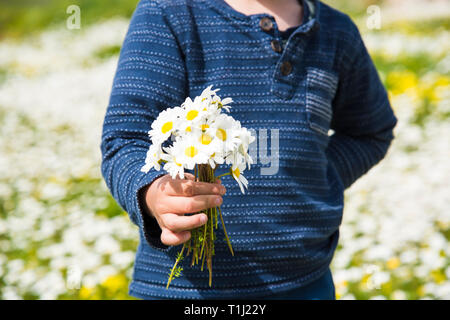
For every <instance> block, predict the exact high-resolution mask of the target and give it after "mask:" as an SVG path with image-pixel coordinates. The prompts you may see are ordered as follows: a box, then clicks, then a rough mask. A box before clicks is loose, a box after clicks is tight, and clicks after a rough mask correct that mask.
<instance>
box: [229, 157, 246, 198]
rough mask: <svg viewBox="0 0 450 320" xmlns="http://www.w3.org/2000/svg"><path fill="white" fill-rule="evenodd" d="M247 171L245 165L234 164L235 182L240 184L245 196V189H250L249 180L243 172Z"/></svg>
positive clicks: (232, 171) (232, 169)
mask: <svg viewBox="0 0 450 320" xmlns="http://www.w3.org/2000/svg"><path fill="white" fill-rule="evenodd" d="M244 170H245V163H244V162H242V163H239V164H233V166H232V167H231V175H232V176H233V178H234V180H236V181H237V183H238V184H239V188H241V192H242V193H244V194H245V191H244V187H245V188H247V187H248V180H247V179H246V178H245V177H244V176H243V175H242V172H243V171H244Z"/></svg>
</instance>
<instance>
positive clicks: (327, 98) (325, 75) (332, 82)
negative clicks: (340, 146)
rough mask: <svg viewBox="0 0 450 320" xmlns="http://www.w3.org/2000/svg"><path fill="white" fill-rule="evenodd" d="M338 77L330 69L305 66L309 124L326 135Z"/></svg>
mask: <svg viewBox="0 0 450 320" xmlns="http://www.w3.org/2000/svg"><path fill="white" fill-rule="evenodd" d="M338 82H339V78H338V76H337V74H335V73H333V72H331V71H325V70H323V69H318V68H312V67H310V68H307V74H306V103H305V105H306V111H307V119H308V123H309V126H310V127H311V128H312V129H313V130H315V131H316V132H319V133H320V134H322V135H326V136H328V130H329V129H330V123H331V118H332V116H333V108H332V101H333V99H334V96H335V94H336V90H337V86H338Z"/></svg>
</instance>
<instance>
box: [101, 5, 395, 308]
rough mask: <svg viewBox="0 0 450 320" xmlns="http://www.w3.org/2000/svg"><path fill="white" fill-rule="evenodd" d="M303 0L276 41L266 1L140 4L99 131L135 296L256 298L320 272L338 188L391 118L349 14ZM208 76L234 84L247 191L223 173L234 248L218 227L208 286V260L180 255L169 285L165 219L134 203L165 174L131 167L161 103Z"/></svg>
mask: <svg viewBox="0 0 450 320" xmlns="http://www.w3.org/2000/svg"><path fill="white" fill-rule="evenodd" d="M303 5H308V9H309V10H306V11H305V12H307V14H306V15H305V19H304V21H303V23H302V24H301V25H300V26H298V27H297V28H296V29H295V30H294V31H293V32H292V33H291V34H290V35H289V36H288V39H287V41H286V43H284V45H282V49H281V50H280V49H279V47H278V46H277V41H278V44H279V43H280V42H281V40H282V38H281V33H280V30H279V29H278V27H277V22H276V20H275V19H274V17H273V16H271V15H270V14H265V13H264V14H252V15H244V14H243V13H240V12H238V11H236V10H235V9H233V8H232V7H231V6H230V5H228V4H227V3H226V2H224V1H223V0H141V1H140V3H139V4H138V6H137V8H136V10H135V13H134V15H133V17H132V20H131V23H130V26H129V30H128V33H127V35H126V38H125V40H124V43H123V47H122V50H121V53H120V58H119V62H118V66H117V72H116V75H115V79H114V82H113V87H112V92H111V97H110V103H109V105H108V108H107V111H106V115H105V119H104V124H103V135H102V141H101V151H102V168H101V169H102V174H103V177H104V179H105V181H106V184H107V186H108V188H109V189H110V191H111V193H112V195H113V196H114V198H115V199H116V201H117V202H118V203H119V204H120V205H121V206H122V207H123V209H124V210H125V211H126V212H127V213H128V215H129V217H130V219H131V221H132V222H133V223H134V224H135V225H137V226H138V227H139V234H140V242H139V247H138V250H137V254H136V261H135V264H134V270H133V271H134V272H133V279H132V282H131V284H130V288H129V292H130V294H131V295H133V296H136V297H140V298H179V299H199V298H239V297H257V296H264V295H269V294H271V293H272V292H282V291H286V290H290V289H294V288H298V287H301V286H304V285H306V284H308V283H311V282H312V281H314V280H315V279H318V278H320V277H321V276H322V275H323V274H324V273H325V272H326V271H327V269H328V267H329V265H330V262H331V260H332V257H333V254H334V251H335V249H336V246H337V243H338V237H339V225H340V223H341V220H342V214H343V200H344V196H343V194H344V190H345V189H346V188H347V187H349V186H350V185H351V184H352V183H353V182H354V181H355V180H356V179H358V178H359V177H361V176H362V175H363V174H365V173H366V172H367V171H368V170H369V169H370V168H371V167H373V166H374V165H375V164H376V163H378V162H379V161H380V160H381V159H382V158H383V157H384V156H385V154H386V152H387V150H388V148H389V146H390V143H391V141H392V139H393V138H394V137H393V128H394V127H395V125H396V123H397V119H396V117H395V115H394V113H393V111H392V108H391V106H390V103H389V100H388V97H387V93H386V90H385V88H384V87H383V85H382V83H381V81H380V78H379V76H378V73H377V71H376V69H375V67H374V64H373V62H372V60H371V58H370V56H369V54H368V52H367V49H366V47H365V45H364V43H363V41H362V38H361V35H360V33H359V31H358V29H357V27H356V26H355V24H354V23H353V22H352V21H351V19H350V18H349V17H348V16H347V15H345V14H343V13H341V12H339V11H337V10H335V9H333V8H331V7H329V6H327V5H325V4H323V3H321V2H320V1H316V0H307V1H303ZM209 85H213V88H220V91H219V92H218V94H219V95H221V96H222V97H232V98H233V100H234V103H233V104H232V109H231V113H230V114H231V116H233V117H234V118H235V119H237V120H239V121H240V122H241V124H242V125H243V126H245V127H247V128H249V129H252V130H254V132H255V134H256V135H257V142H255V143H256V147H257V148H256V149H254V150H253V151H254V157H255V156H256V161H255V162H256V163H255V165H253V166H252V167H251V169H250V170H248V171H246V177H247V179H248V180H249V189H248V192H247V193H246V194H245V195H243V194H241V192H240V190H239V187H238V185H237V183H236V182H235V181H234V180H232V178H230V177H229V176H228V177H225V178H223V179H222V183H223V184H224V185H225V186H226V188H227V194H226V195H225V196H224V202H223V205H222V210H223V215H224V220H225V224H226V225H227V231H228V233H229V236H230V240H231V243H232V245H233V248H234V251H235V256H234V257H233V256H231V255H230V253H229V251H228V248H227V245H226V242H225V241H222V239H223V233H222V232H221V229H220V227H219V230H218V237H217V239H218V240H217V241H216V255H215V256H214V260H213V286H212V287H209V286H208V276H209V275H208V272H207V271H206V272H205V271H203V272H201V271H200V270H199V268H198V267H190V266H189V261H186V265H185V266H184V271H183V275H182V276H181V277H180V278H177V279H175V280H174V281H173V282H172V284H171V286H170V288H169V289H168V290H166V289H165V284H166V283H167V277H168V272H169V271H170V268H171V267H172V265H173V263H174V260H175V256H176V254H177V252H178V251H179V250H180V247H179V246H173V247H172V246H171V247H168V246H166V245H164V244H162V243H161V241H160V233H161V230H160V229H159V226H158V225H157V223H156V221H155V219H153V218H151V217H150V216H149V215H148V214H147V212H146V208H145V206H144V205H143V203H142V194H141V191H142V190H143V188H144V187H145V186H147V185H149V184H151V182H152V181H153V180H154V179H155V178H156V177H159V176H160V175H162V174H164V172H162V171H161V172H157V171H150V172H149V173H147V174H144V173H142V172H141V171H140V168H141V167H142V165H143V164H144V159H145V156H146V152H147V149H148V147H149V143H150V141H149V138H148V135H147V132H148V130H149V129H150V125H151V123H152V121H153V120H154V119H155V118H156V117H157V116H158V114H159V113H160V112H161V111H162V110H164V109H165V108H168V107H173V106H177V105H180V104H181V103H182V102H183V101H184V100H185V98H186V97H188V96H190V97H191V98H194V97H195V96H197V95H199V94H200V93H201V91H202V90H203V89H204V88H205V87H207V86H209ZM273 146H277V148H278V152H276V151H275V149H274V148H272V147H273ZM255 150H257V151H255ZM271 152H272V153H273V154H272V155H270V153H271ZM268 155H270V159H271V160H274V161H275V160H276V162H277V166H278V167H277V168H275V169H276V170H273V168H269V167H271V166H272V165H273V163H268V162H267V161H265V160H267V159H268V158H269V157H268ZM274 155H275V156H276V157H274ZM223 170H224V172H225V170H226V169H225V168H223ZM270 171H272V172H270ZM267 172H270V174H268V173H267ZM219 173H220V172H219ZM188 260H189V259H188Z"/></svg>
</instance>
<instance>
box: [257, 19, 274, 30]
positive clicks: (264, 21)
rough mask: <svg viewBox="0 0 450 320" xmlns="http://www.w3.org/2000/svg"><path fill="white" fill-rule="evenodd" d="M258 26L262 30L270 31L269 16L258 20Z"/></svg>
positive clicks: (271, 24) (271, 25)
mask: <svg viewBox="0 0 450 320" xmlns="http://www.w3.org/2000/svg"><path fill="white" fill-rule="evenodd" d="M259 26H260V27H261V29H263V30H264V31H270V30H271V29H272V27H273V23H272V20H270V18H268V17H264V18H262V19H261V20H260V21H259Z"/></svg>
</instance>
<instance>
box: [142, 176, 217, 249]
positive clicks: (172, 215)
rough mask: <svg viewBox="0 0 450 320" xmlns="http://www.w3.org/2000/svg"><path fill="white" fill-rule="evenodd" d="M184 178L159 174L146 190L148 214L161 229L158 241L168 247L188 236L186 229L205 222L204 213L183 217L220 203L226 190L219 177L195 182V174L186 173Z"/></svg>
mask: <svg viewBox="0 0 450 320" xmlns="http://www.w3.org/2000/svg"><path fill="white" fill-rule="evenodd" d="M185 176H186V178H187V179H185V180H181V179H172V177H171V176H170V175H168V174H167V175H164V176H162V177H159V178H158V179H156V180H155V181H153V183H152V184H151V185H150V187H149V188H148V189H147V191H146V192H145V202H146V205H147V208H148V209H149V211H150V215H151V216H153V217H154V218H156V220H157V222H158V224H159V226H160V228H161V230H162V232H161V242H162V243H163V244H165V245H168V246H174V245H179V244H182V243H184V242H186V241H188V240H189V239H190V237H191V232H190V231H189V230H192V229H195V228H197V227H200V226H202V225H204V224H205V223H206V221H207V220H208V217H207V216H206V214H204V213H198V214H194V215H191V216H185V214H186V213H196V212H199V211H202V210H205V209H207V208H213V207H217V206H220V205H221V204H222V197H221V195H224V194H225V192H226V189H225V187H224V186H222V185H221V182H220V180H219V179H218V180H217V181H216V183H208V182H196V181H194V176H193V175H192V174H189V173H185Z"/></svg>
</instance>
